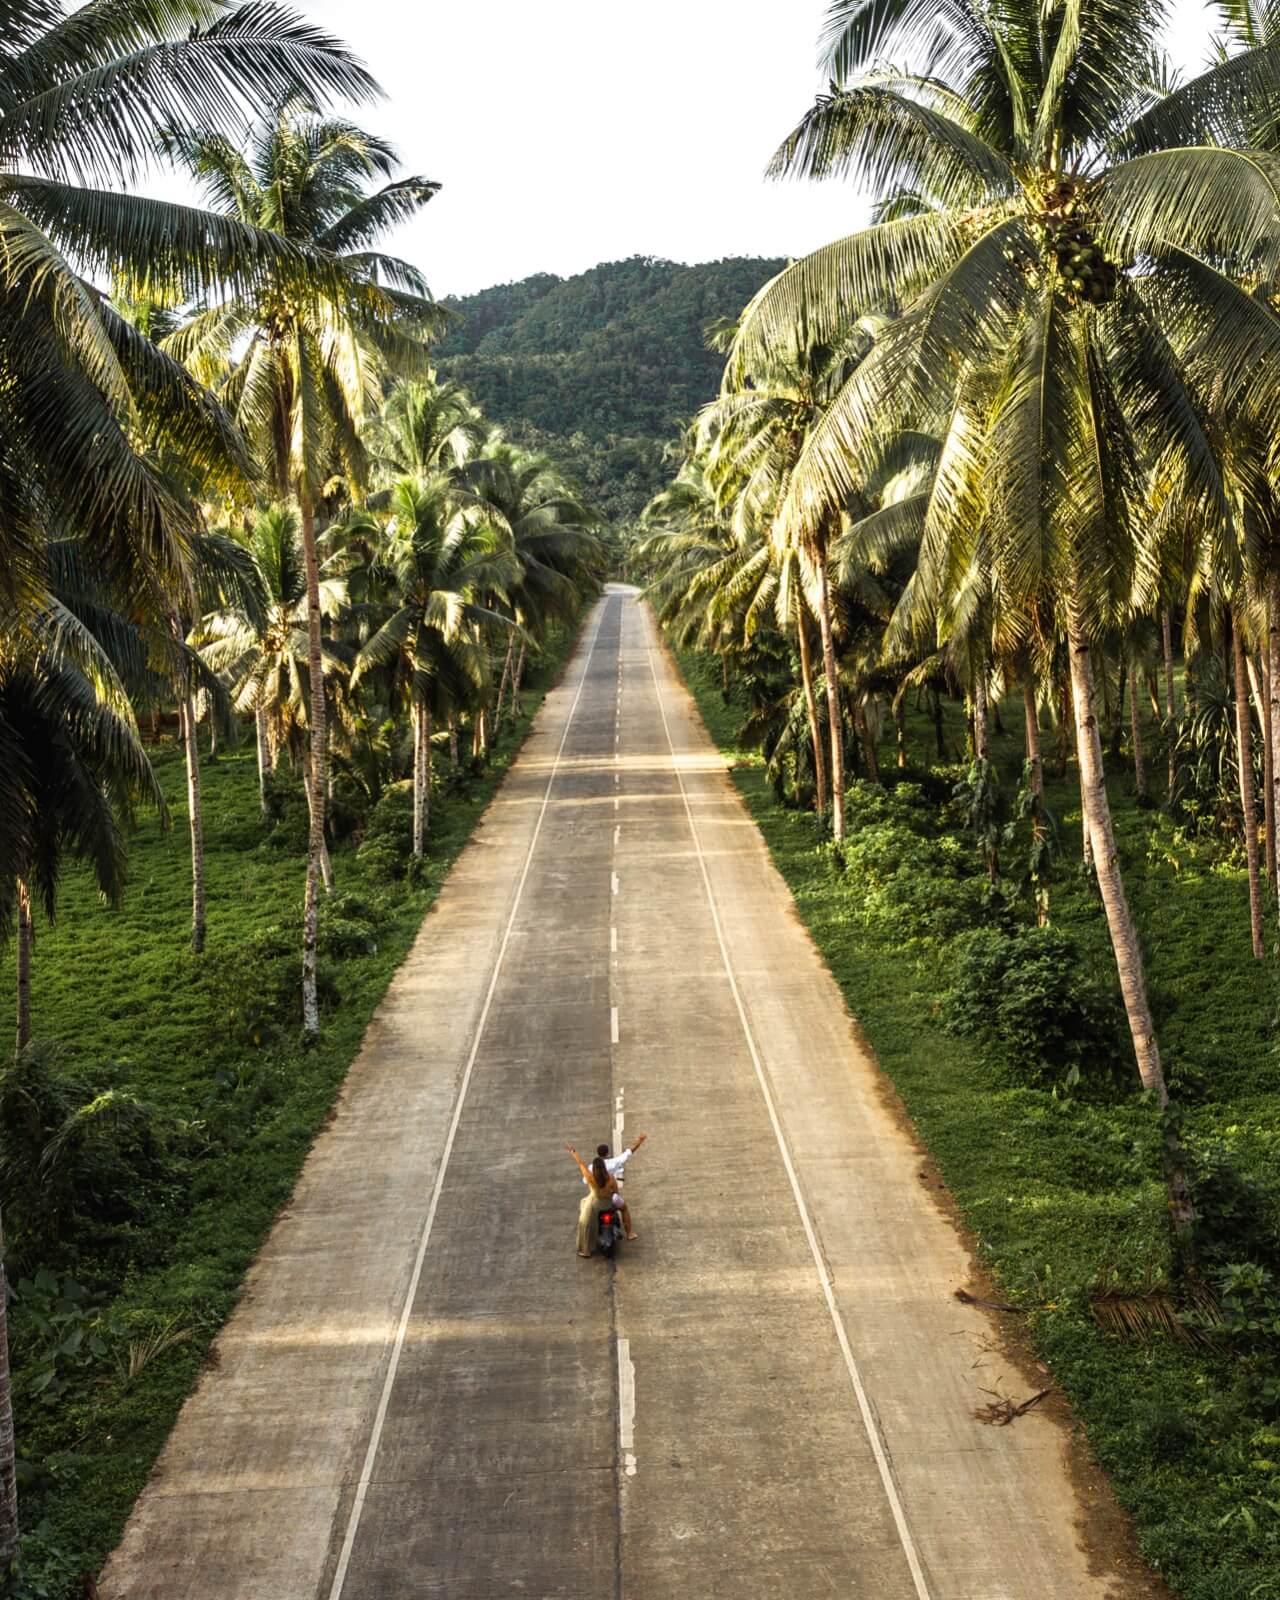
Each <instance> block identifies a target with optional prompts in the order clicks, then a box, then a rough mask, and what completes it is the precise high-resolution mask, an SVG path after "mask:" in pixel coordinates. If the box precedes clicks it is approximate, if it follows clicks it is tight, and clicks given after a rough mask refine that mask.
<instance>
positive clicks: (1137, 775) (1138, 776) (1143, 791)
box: [1129, 671, 1147, 806]
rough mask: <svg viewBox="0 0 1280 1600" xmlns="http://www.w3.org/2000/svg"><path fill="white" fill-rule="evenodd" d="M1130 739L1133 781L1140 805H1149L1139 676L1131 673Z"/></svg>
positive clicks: (1134, 672) (1133, 672)
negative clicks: (1143, 754) (1139, 699)
mask: <svg viewBox="0 0 1280 1600" xmlns="http://www.w3.org/2000/svg"><path fill="white" fill-rule="evenodd" d="M1129 737H1130V739H1131V740H1132V741H1133V781H1134V787H1135V789H1136V790H1137V795H1138V804H1139V805H1140V806H1141V805H1145V804H1146V803H1147V768H1146V764H1145V762H1144V761H1143V759H1142V708H1141V706H1140V704H1139V702H1138V674H1137V672H1136V671H1131V672H1130V673H1129Z"/></svg>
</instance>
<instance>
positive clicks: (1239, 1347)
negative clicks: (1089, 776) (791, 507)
mask: <svg viewBox="0 0 1280 1600" xmlns="http://www.w3.org/2000/svg"><path fill="white" fill-rule="evenodd" d="M681 663H682V666H683V669H684V672H685V676H686V680H687V681H688V683H689V685H690V687H691V689H692V690H693V692H694V694H695V696H696V698H697V701H698V704H699V706H700V708H701V711H702V714H703V717H704V718H705V720H706V722H707V725H708V727H709V728H710V730H711V732H712V735H713V737H714V738H715V739H716V740H717V742H718V744H719V745H720V747H721V749H722V750H723V751H724V753H725V755H726V758H727V759H728V760H729V762H730V765H731V766H732V768H733V776H734V781H735V783H736V784H737V786H738V788H739V790H740V792H741V794H742V796H743V798H744V800H745V802H746V804H747V806H748V807H749V809H750V811H751V813H752V815H753V816H754V817H755V819H756V821H757V823H758V824H759V825H760V827H761V829H762V831H763V833H764V836H765V838H766V840H767V842H768V845H769V848H770V850H771V852H772V854H773V857H774V860H775V862H776V863H777V865H778V867H779V869H780V870H781V871H782V873H783V875H784V877H785V878H786V880H787V882H788V884H789V885H790V887H791V890H792V892H793V894H794V895H795V899H796V904H797V907H798V909H799V912H800V914H801V916H802V917H803V919H804V921H805V923H806V925H807V926H808V928H809V930H810V932H811V933H812V935H813V937H814V939H815V940H816V942H817V944H818V946H819V948H820V949H821V950H822V952H823V955H824V956H825V958H826V960H827V962H828V965H829V966H830V968H831V971H832V973H833V974H834V976H835V978H836V980H837V981H838V982H839V984H840V986H841V988H842V990H843V991H844V994H845V996H846V998H847V1000H848V1003H849V1006H850V1008H851V1010H852V1011H853V1013H854V1014H855V1015H856V1016H857V1018H858V1021H859V1023H860V1024H861V1026H862V1028H863V1029H864V1030H865V1032H866V1034H867V1036H868V1038H869V1039H870V1041H871V1043H872V1045H873V1046H874V1048H875V1050H876V1053H877V1056H878V1059H879V1061H880V1064H881V1066H882V1067H883V1068H884V1070H885V1071H886V1072H887V1073H888V1075H889V1076H890V1078H891V1079H892V1081H893V1083H894V1084H895V1086H896V1088H897V1089H898V1091H899V1093H900V1094H901V1096H902V1099H903V1101H904V1103H905V1105H906V1108H907V1110H908V1112H909V1114H910V1116H911V1118H912V1120H913V1122H914V1124H915V1126H916V1128H917V1130H918V1132H919V1134H920V1137H921V1138H922V1139H923V1141H924V1142H925V1144H926V1145H927V1146H928V1148H929V1150H930V1151H931V1152H932V1154H933V1156H934V1157H935V1159H936V1161H937V1163H938V1166H939V1168H940V1170H941V1172H942V1174H943V1177H944V1179H945V1181H946V1183H947V1185H948V1187H949V1189H950V1191H951V1193H952V1195H953V1196H954V1198H955V1201H956V1203H957V1205H958V1206H959V1208H960V1210H961V1212H962V1213H963V1216H964V1219H965V1221H966V1223H967V1225H968V1227H969V1228H970V1229H971V1231H972V1234H973V1237H974V1239H975V1241H976V1247H977V1250H978V1252H979V1255H980V1257H981V1259H982V1261H983V1263H984V1264H985V1266H986V1267H987V1268H988V1270H989V1271H990V1272H991V1274H992V1275H993V1277H994V1278H995V1280H996V1281H997V1283H998V1285H999V1294H1000V1297H1001V1298H1002V1299H1006V1300H1008V1301H1009V1302H1011V1303H1012V1304H1014V1305H1016V1306H1017V1307H1018V1308H1019V1309H1020V1311H1021V1312H1022V1313H1023V1316H1024V1319H1025V1324H1026V1326H1027V1328H1028V1330H1029V1336H1030V1338H1031V1340H1032V1342H1033V1344H1034V1347H1035V1348H1036V1350H1037V1351H1038V1352H1039V1354H1040V1355H1041V1356H1042V1357H1043V1358H1044V1359H1045V1360H1046V1361H1047V1363H1048V1365H1049V1367H1050V1369H1051V1371H1052V1374H1053V1378H1054V1381H1055V1382H1056V1383H1057V1384H1058V1385H1059V1386H1060V1387H1061V1388H1062V1390H1063V1391H1064V1392H1065V1394H1066V1395H1067V1397H1068V1398H1069V1400H1070V1402H1071V1404H1072V1405H1073V1407H1074V1408H1075V1410H1076V1413H1077V1415H1078V1416H1079V1417H1080V1419H1081V1420H1082V1422H1083V1423H1084V1426H1085V1430H1086V1434H1087V1438H1088V1443H1089V1446H1090V1448H1091V1449H1092V1451H1093V1453H1094V1455H1095V1456H1096V1458H1097V1460H1098V1461H1099V1462H1100V1463H1101V1464H1102V1465H1103V1466H1104V1467H1105V1468H1106V1469H1107V1471H1108V1473H1109V1474H1110V1477H1111V1481H1112V1483H1113V1484H1114V1487H1115V1489H1116V1492H1117V1494H1118V1496H1119V1498H1120V1500H1121V1501H1122V1503H1123V1504H1124V1505H1126V1506H1127V1507H1128V1508H1129V1509H1130V1510H1131V1511H1132V1513H1133V1514H1134V1516H1135V1520H1136V1525H1137V1529H1138V1535H1139V1539H1140V1542H1141V1546H1142V1549H1143V1551H1144V1554H1145V1555H1146V1557H1147V1559H1148V1560H1149V1561H1150V1562H1151V1564H1152V1565H1153V1566H1154V1567H1155V1568H1157V1569H1158V1570H1159V1571H1161V1572H1162V1573H1163V1574H1165V1576H1166V1577H1167V1578H1168V1580H1169V1582H1170V1584H1171V1586H1172V1587H1173V1589H1174V1590H1175V1591H1176V1592H1177V1593H1178V1594H1179V1595H1182V1596H1185V1597H1187V1600H1274V1597H1276V1596H1280V1355H1278V1352H1280V1289H1278V1288H1277V1286H1278V1285H1280V1160H1278V1159H1277V1158H1278V1157H1280V1064H1278V1062H1277V1033H1276V1009H1277V987H1276V980H1275V972H1276V965H1275V957H1274V955H1273V954H1269V956H1268V959H1267V960H1266V961H1264V962H1255V961H1254V960H1253V959H1252V958H1251V954H1250V948H1249V924H1248V916H1247V889H1246V883H1245V876H1244V866H1243V862H1242V860H1241V859H1239V858H1238V853H1236V852H1233V851H1232V850H1231V849H1229V848H1226V847H1224V846H1222V845H1220V844H1217V843H1215V842H1214V840H1213V839H1212V838H1205V837H1203V836H1201V835H1200V834H1199V833H1198V832H1197V831H1196V830H1194V829H1192V828H1188V827H1187V826H1185V825H1182V826H1179V825H1175V823H1174V822H1172V821H1171V820H1170V819H1169V818H1168V817H1167V816H1166V815H1164V814H1163V813H1161V812H1159V811H1156V810H1152V809H1146V808H1143V807H1140V806H1139V805H1138V804H1137V803H1136V798H1135V796H1134V794H1133V790H1132V780H1131V778H1129V777H1127V776H1126V775H1124V774H1123V773H1121V771H1120V770H1119V768H1117V770H1116V771H1115V772H1114V773H1113V774H1112V775H1111V779H1110V788H1111V796H1112V803H1113V805H1114V806H1115V809H1116V829H1117V835H1118V841H1119V847H1120V851H1121V854H1122V857H1123V867H1124V872H1125V881H1126V884H1127V885H1128V888H1129V891H1130V894H1131V896H1132V900H1133V903H1134V910H1135V914H1136V916H1137V919H1138V924H1139V928H1140V931H1141V936H1142V940H1143V946H1144V953H1145V957H1146V961H1147V965H1148V971H1149V977H1150V981H1151V987H1152V996H1153V1003H1154V1006H1155V1011H1156V1019H1157V1024H1158V1027H1159V1031H1160V1037H1161V1041H1162V1045H1163V1047H1164V1050H1165V1053H1166V1056H1167V1059H1168V1063H1169V1069H1170V1078H1171V1085H1172V1089H1173V1093H1174V1096H1175V1100H1176V1103H1177V1105H1178V1106H1179V1107H1180V1115H1181V1118H1182V1125H1183V1133H1184V1136H1185V1139H1186V1141H1187V1144H1188V1147H1189V1149H1190V1151H1191V1154H1192V1158H1193V1162H1194V1166H1195V1171H1196V1179H1197V1182H1196V1199H1197V1205H1198V1207H1199V1210H1200V1213H1201V1223H1200V1233H1199V1258H1198V1266H1197V1273H1198V1277H1199V1279H1200V1281H1201V1282H1202V1284H1203V1286H1204V1289H1205V1290H1206V1291H1207V1293H1205V1294H1203V1295H1201V1296H1193V1295H1188V1293H1187V1292H1186V1285H1185V1282H1180V1280H1179V1272H1178V1269H1177V1265H1176V1263H1175V1261H1174V1258H1173V1254H1172V1249H1171V1241H1170V1230H1169V1227H1168V1224H1167V1220H1166V1211H1165V1195H1164V1188H1163V1184H1162V1181H1161V1172H1160V1161H1159V1151H1158V1147H1157V1140H1158V1137H1159V1135H1158V1128H1157V1123H1156V1118H1155V1117H1154V1115H1153V1113H1152V1110H1151V1108H1150V1107H1148V1106H1147V1105H1145V1104H1143V1102H1142V1100H1141V1098H1140V1096H1139V1094H1138V1093H1137V1091H1136V1089H1135V1086H1134V1085H1135V1075H1134V1072H1133V1065H1132V1049H1131V1046H1130V1044H1129V1041H1128V1036H1127V1030H1126V1028H1125V1024H1124V1014H1123V1010H1122V1009H1121V1007H1120V1003H1119V997H1118V994H1117V992H1116V983H1115V978H1114V971H1115V968H1114V963H1113V961H1112V958H1111V953H1110V948H1109V944H1108V940H1107V930H1106V925H1105V922H1104V919H1103V915H1102V910H1101V906H1100V904H1099V901H1098V899H1097V896H1096V891H1095V890H1094V889H1093V886H1092V884H1091V881H1090V880H1089V878H1088V877H1087V876H1086V875H1085V874H1084V872H1083V870H1082V868H1081V867H1080V866H1079V865H1078V863H1079V861H1080V816H1079V794H1078V790H1077V789H1076V787H1075V782H1074V775H1073V774H1072V773H1068V774H1066V776H1065V777H1064V779H1063V780H1061V781H1059V782H1056V783H1055V782H1052V781H1051V782H1050V784H1049V788H1048V794H1047V801H1048V808H1049V811H1050V813H1051V816H1052V819H1053V823H1054V827H1055V834H1056V838H1057V843H1058V849H1057V852H1056V859H1055V863H1054V868H1053V883H1052V889H1051V906H1052V922H1051V925H1050V926H1049V927H1047V928H1036V927H1035V926H1034V925H1033V924H1034V921H1035V917H1034V907H1033V903H1032V899H1031V895H1030V893H1029V891H1028V887H1027V885H1026V883H1025V881H1024V880H1025V877H1026V873H1025V870H1024V866H1023V863H1024V861H1025V857H1026V855H1027V853H1028V847H1027V839H1026V837H1025V830H1020V829H1019V828H1018V826H1017V825H1016V818H1017V815H1018V807H1017V804H1016V801H1015V795H1016V793H1017V790H1018V787H1019V784H1020V781H1021V759H1022V758H1021V748H1020V744H1019V741H1018V740H1017V739H1015V738H1014V737H1012V736H1000V735H997V736H996V737H995V740H994V744H995V746H996V748H995V751H994V753H993V763H994V768H995V772H996V776H997V781H998V783H999V785H1000V788H1001V790H1002V792H1003V794H1004V796H1005V802H1004V815H1005V816H1006V817H1007V818H1009V819H1011V820H1012V823H1013V825H1011V823H1010V821H1005V822H1004V824H1003V825H1002V827H1001V828H1000V829H999V830H996V834H993V837H996V835H998V839H997V842H998V844H999V846H1000V866H1001V872H1000V878H999V882H998V884H996V885H993V884H992V882H991V877H990V873H989V870H988V866H989V864H988V860H987V853H986V850H985V849H984V840H983V839H982V838H978V837H975V833H974V828H973V816H972V807H971V805H970V804H968V803H967V798H968V799H970V800H971V795H969V788H970V786H971V775H969V774H966V772H965V769H964V768H963V767H962V766H959V765H957V766H945V765H942V764H940V763H936V762H935V763H932V764H927V758H928V756H930V755H931V754H932V749H931V745H932V741H933V739H934V729H933V725H932V722H931V721H930V720H927V719H926V718H924V717H923V716H920V717H913V718H911V719H909V723H908V734H909V739H908V749H909V752H910V755H911V758H912V759H913V760H915V761H918V762H919V763H920V765H918V766H909V767H908V768H907V769H906V770H905V771H901V772H900V771H898V770H896V769H895V768H893V767H892V765H891V763H892V761H893V754H892V752H891V750H890V749H889V747H888V740H885V741H884V746H885V748H884V749H883V750H882V752H881V766H882V769H884V772H885V776H886V780H887V781H886V783H885V785H884V786H879V785H875V784H870V783H866V782H858V781H855V782H854V783H853V784H852V785H851V787H850V794H849V804H848V837H847V839H846V841H845V842H844V844H843V845H842V846H836V845H833V844H832V843H831V842H829V841H827V840H824V839H823V838H822V837H820V834H819V831H818V828H817V824H816V822H815V820H814V818H813V816H812V814H811V813H809V812H805V811H802V810H799V809H789V808H787V807H786V806H785V805H783V804H780V803H779V799H778V790H777V788H776V786H775V785H774V784H772V783H771V782H770V777H769V774H768V772H767V770H766V768H765V766H764V765H763V764H762V762H761V760H760V758H759V757H757V756H755V755H753V754H752V753H750V752H747V751H744V750H742V749H741V748H740V743H741V728H742V724H743V720H744V713H743V709H742V708H741V707H740V706H739V705H738V704H737V703H736V701H735V698H734V697H733V696H729V697H726V696H725V695H724V693H723V691H722V684H721V669H720V664H719V662H718V660H715V659H713V658H708V657H700V656H696V655H692V654H686V655H683V656H682V657H681ZM947 716H948V719H949V726H948V730H947V734H948V736H947V738H946V740H945V741H944V742H945V744H946V747H947V748H948V751H949V753H950V754H956V753H958V751H959V750H960V749H961V748H962V747H963V728H962V726H961V723H960V714H959V709H958V708H957V707H950V706H949V707H948V708H947ZM1005 721H1006V723H1007V725H1008V726H1009V727H1010V728H1018V729H1019V730H1020V726H1021V723H1020V708H1019V707H1017V706H1012V705H1011V706H1006V707H1005ZM1152 737H1153V742H1154V739H1155V737H1156V733H1155V730H1152ZM1048 757H1049V760H1050V764H1052V752H1048ZM1125 1319H1128V1322H1129V1323H1130V1324H1131V1326H1132V1328H1133V1330H1134V1331H1132V1332H1130V1333H1122V1332H1118V1331H1116V1330H1117V1327H1118V1325H1119V1323H1120V1322H1121V1321H1124V1320H1125ZM1162 1323H1163V1324H1164V1325H1163V1327H1162Z"/></svg>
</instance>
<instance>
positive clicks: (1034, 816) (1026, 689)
mask: <svg viewBox="0 0 1280 1600" xmlns="http://www.w3.org/2000/svg"><path fill="white" fill-rule="evenodd" d="M1022 711H1023V720H1024V722H1025V723H1026V729H1027V786H1028V788H1029V789H1030V791H1031V843H1032V855H1033V859H1038V858H1039V857H1040V856H1041V855H1042V853H1043V851H1044V849H1045V846H1046V841H1047V840H1048V837H1049V830H1048V828H1047V827H1046V825H1045V804H1044V757H1043V755H1042V754H1041V751H1040V708H1039V706H1038V705H1037V703H1036V680H1035V677H1034V675H1033V674H1032V672H1031V669H1030V668H1029V667H1028V669H1027V671H1026V672H1025V673H1024V674H1023V678H1022ZM1031 882H1032V889H1033V892H1034V894H1035V901H1036V926H1037V927H1038V928H1044V927H1047V926H1048V924H1049V885H1048V882H1047V878H1046V879H1041V877H1040V873H1039V871H1038V869H1037V868H1036V867H1034V866H1033V869H1032V874H1031Z"/></svg>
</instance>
